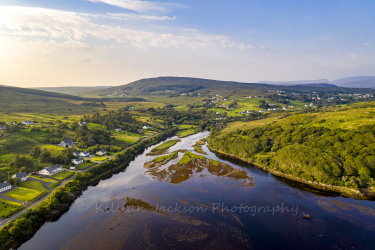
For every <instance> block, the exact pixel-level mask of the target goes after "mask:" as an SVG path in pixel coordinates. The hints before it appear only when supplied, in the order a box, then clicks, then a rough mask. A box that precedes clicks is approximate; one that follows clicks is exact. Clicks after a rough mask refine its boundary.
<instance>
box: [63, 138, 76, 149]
mask: <svg viewBox="0 0 375 250" xmlns="http://www.w3.org/2000/svg"><path fill="white" fill-rule="evenodd" d="M72 145H74V142H73V141H72V140H70V139H65V140H63V141H61V142H60V144H59V146H60V147H63V148H66V147H70V146H72Z"/></svg>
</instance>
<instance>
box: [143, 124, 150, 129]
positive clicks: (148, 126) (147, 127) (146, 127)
mask: <svg viewBox="0 0 375 250" xmlns="http://www.w3.org/2000/svg"><path fill="white" fill-rule="evenodd" d="M149 128H151V126H150V125H148V124H147V125H145V126H143V129H149Z"/></svg>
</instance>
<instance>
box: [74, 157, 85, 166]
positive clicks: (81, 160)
mask: <svg viewBox="0 0 375 250" xmlns="http://www.w3.org/2000/svg"><path fill="white" fill-rule="evenodd" d="M72 162H73V163H74V165H79V164H82V163H83V162H84V160H83V159H82V158H78V159H72Z"/></svg>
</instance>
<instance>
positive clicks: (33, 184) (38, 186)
mask: <svg viewBox="0 0 375 250" xmlns="http://www.w3.org/2000/svg"><path fill="white" fill-rule="evenodd" d="M20 186H21V187H25V188H29V189H33V190H36V191H39V192H41V193H48V190H47V189H45V188H44V187H43V185H42V183H40V181H25V182H22V183H21V184H20Z"/></svg>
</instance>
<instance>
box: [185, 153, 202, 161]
mask: <svg viewBox="0 0 375 250" xmlns="http://www.w3.org/2000/svg"><path fill="white" fill-rule="evenodd" d="M185 155H188V156H190V157H191V159H193V161H196V160H197V159H200V160H202V161H205V160H206V157H204V156H202V155H197V154H194V153H191V152H189V151H185Z"/></svg>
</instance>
